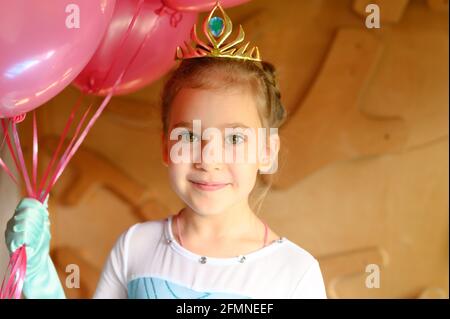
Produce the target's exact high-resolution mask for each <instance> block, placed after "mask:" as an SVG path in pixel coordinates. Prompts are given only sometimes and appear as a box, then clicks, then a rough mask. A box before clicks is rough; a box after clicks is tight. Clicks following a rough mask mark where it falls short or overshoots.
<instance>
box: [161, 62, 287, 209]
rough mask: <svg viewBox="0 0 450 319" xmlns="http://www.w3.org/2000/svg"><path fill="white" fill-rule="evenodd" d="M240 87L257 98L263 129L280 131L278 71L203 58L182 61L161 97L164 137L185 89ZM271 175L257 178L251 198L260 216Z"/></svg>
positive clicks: (260, 65)
mask: <svg viewBox="0 0 450 319" xmlns="http://www.w3.org/2000/svg"><path fill="white" fill-rule="evenodd" d="M239 86H241V87H242V86H243V87H245V88H248V89H250V90H251V92H252V93H253V94H254V96H255V98H256V102H257V106H258V114H259V117H260V120H261V123H262V126H263V127H265V128H266V129H267V131H269V129H270V128H279V127H280V126H281V125H282V124H283V123H284V122H285V120H286V117H287V112H286V110H285V108H284V106H283V104H282V103H281V94H280V90H279V88H278V84H277V81H276V70H275V67H274V66H273V65H272V64H271V63H269V62H264V61H262V62H253V61H244V60H237V59H228V58H214V57H202V58H193V59H186V60H183V61H182V62H181V64H180V66H179V67H178V68H177V69H176V70H175V71H174V72H173V73H172V74H171V76H170V77H169V79H168V80H167V82H166V84H165V86H164V89H163V91H162V96H161V100H162V111H161V116H162V124H163V133H164V134H165V135H167V133H168V132H167V131H168V119H169V116H170V105H171V103H172V101H173V99H174V98H175V96H176V95H177V93H178V92H179V91H180V90H181V89H182V88H201V89H220V88H230V87H239ZM271 175H272V174H270V175H266V177H267V178H265V180H264V181H262V180H261V178H258V180H257V186H256V187H255V188H254V190H253V191H252V194H251V197H252V198H253V197H255V196H256V198H254V199H253V200H251V203H250V204H251V205H252V206H253V207H254V208H255V209H256V210H257V212H259V210H260V208H261V205H262V201H263V200H264V198H265V196H266V194H267V192H268V191H269V189H270V187H271V184H272V178H273V177H272V176H271ZM258 176H259V175H258ZM257 190H259V191H258V192H257ZM256 193H258V194H259V195H257V194H256Z"/></svg>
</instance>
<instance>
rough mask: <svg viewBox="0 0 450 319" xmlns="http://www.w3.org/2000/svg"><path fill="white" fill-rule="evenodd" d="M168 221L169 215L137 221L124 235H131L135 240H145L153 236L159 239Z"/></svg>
mask: <svg viewBox="0 0 450 319" xmlns="http://www.w3.org/2000/svg"><path fill="white" fill-rule="evenodd" d="M166 222H167V217H166V218H161V219H155V220H148V221H145V222H140V223H136V224H134V225H132V226H131V227H129V228H128V229H127V230H126V231H125V232H124V233H123V234H122V236H125V237H129V238H130V239H133V240H138V239H142V240H145V241H148V240H151V239H152V238H153V239H159V238H161V235H162V234H163V233H164V229H165V225H166Z"/></svg>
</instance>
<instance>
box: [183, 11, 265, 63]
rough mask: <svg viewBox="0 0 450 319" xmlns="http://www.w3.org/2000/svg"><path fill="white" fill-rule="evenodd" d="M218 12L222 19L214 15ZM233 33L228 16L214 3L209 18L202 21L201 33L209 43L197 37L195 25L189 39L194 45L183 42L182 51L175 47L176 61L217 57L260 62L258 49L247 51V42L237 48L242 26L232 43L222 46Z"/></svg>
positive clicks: (242, 39)
mask: <svg viewBox="0 0 450 319" xmlns="http://www.w3.org/2000/svg"><path fill="white" fill-rule="evenodd" d="M217 10H220V13H221V14H222V17H219V16H217V15H214V13H215V12H216V11H217ZM232 31H233V23H232V22H231V19H230V18H229V17H228V15H227V14H226V13H225V11H224V10H223V8H222V6H221V5H220V4H219V2H217V3H216V5H215V6H214V8H213V9H212V10H211V12H210V13H209V16H208V18H207V19H205V21H203V33H204V34H205V36H206V38H207V39H208V41H209V44H206V43H205V42H203V41H202V40H200V39H199V37H198V36H197V25H196V24H194V26H193V27H192V31H191V39H192V41H194V43H195V45H194V46H192V45H190V44H188V43H187V42H186V41H185V42H184V45H185V47H184V49H183V48H181V47H177V52H176V59H177V60H185V59H192V58H201V57H219V58H232V59H241V60H250V61H261V58H260V55H259V50H258V47H253V48H252V49H251V50H247V48H248V46H249V45H250V42H247V43H246V44H245V45H243V46H240V47H239V46H238V44H240V43H241V42H242V41H244V36H245V33H244V29H243V28H242V25H239V34H238V35H237V37H236V39H234V40H233V41H231V42H229V43H226V44H224V42H225V40H227V39H228V37H229V36H230V35H231V32H232Z"/></svg>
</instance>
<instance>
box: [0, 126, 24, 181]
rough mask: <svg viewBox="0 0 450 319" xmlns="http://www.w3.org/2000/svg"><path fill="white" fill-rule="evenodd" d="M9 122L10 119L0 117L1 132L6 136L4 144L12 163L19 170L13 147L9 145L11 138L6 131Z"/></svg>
mask: <svg viewBox="0 0 450 319" xmlns="http://www.w3.org/2000/svg"><path fill="white" fill-rule="evenodd" d="M9 122H11V120H10V119H7V120H5V119H1V123H2V128H3V134H4V135H5V136H6V144H7V145H8V149H9V153H10V154H11V157H12V158H13V161H14V164H15V165H16V169H17V172H20V166H19V163H18V162H17V158H16V155H15V152H14V148H13V147H12V145H11V138H10V136H9V132H8V125H9Z"/></svg>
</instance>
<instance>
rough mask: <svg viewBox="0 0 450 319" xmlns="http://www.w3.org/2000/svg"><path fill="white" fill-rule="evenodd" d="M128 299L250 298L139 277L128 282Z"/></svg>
mask: <svg viewBox="0 0 450 319" xmlns="http://www.w3.org/2000/svg"><path fill="white" fill-rule="evenodd" d="M128 298H129V299H250V298H249V297H246V296H242V295H237V294H231V293H226V292H206V291H196V290H193V289H190V288H188V287H185V286H181V285H179V284H176V283H173V282H171V281H168V280H165V279H161V278H156V277H140V278H136V279H134V280H132V281H130V282H129V283H128Z"/></svg>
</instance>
